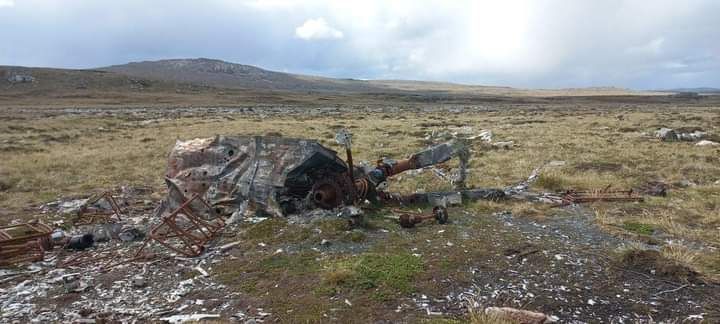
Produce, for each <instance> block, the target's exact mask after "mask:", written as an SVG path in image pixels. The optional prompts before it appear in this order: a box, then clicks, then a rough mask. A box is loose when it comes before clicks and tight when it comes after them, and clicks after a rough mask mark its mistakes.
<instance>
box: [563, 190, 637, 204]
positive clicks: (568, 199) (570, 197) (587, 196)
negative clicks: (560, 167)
mask: <svg viewBox="0 0 720 324" xmlns="http://www.w3.org/2000/svg"><path fill="white" fill-rule="evenodd" d="M596 201H609V202H617V201H638V202H639V201H643V197H642V196H640V195H639V194H638V192H636V191H634V190H632V189H629V190H610V187H609V186H608V187H606V188H605V189H601V190H589V191H576V190H568V191H566V192H564V193H563V194H562V201H561V202H560V204H559V205H561V206H565V205H571V204H581V203H588V202H596Z"/></svg>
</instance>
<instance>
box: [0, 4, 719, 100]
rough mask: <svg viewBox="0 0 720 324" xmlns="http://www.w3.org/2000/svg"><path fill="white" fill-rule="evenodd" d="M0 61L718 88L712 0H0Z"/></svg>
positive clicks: (716, 29) (554, 84) (547, 85)
mask: <svg viewBox="0 0 720 324" xmlns="http://www.w3.org/2000/svg"><path fill="white" fill-rule="evenodd" d="M0 40H1V41H2V43H1V44H2V45H0V65H24V66H51V67H67V68H89V67H99V66H107V65H112V64H122V63H126V62H129V61H141V60H156V59H164V58H191V57H208V58H217V59H222V60H226V61H230V62H235V63H243V64H251V65H256V66H260V67H263V68H267V69H272V70H278V71H287V72H293V73H305V74H316V75H323V76H330V77H343V78H368V79H417V80H436V81H452V82H460V83H472V84H482V85H507V86H515V87H535V88H557V87H586V86H619V87H630V88H635V89H658V88H673V87H696V86H714V87H720V1H718V0H684V1H680V0H671V1H670V0H646V1H644V0H597V1H591V0H587V1H580V0H577V1H576V0H557V1H555V0H535V1H529V0H528V1H522V0H518V1H513V0H503V1H500V0H498V1H450V0H448V1H420V0H407V1H391V0H378V1H371V0H370V1H369V0H365V1H343V0H338V1H288V0H271V1H231V0H202V1H201V0H197V1H189V0H187V1H184V0H122V1H101V0H0Z"/></svg>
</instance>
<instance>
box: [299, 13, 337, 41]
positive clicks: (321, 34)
mask: <svg viewBox="0 0 720 324" xmlns="http://www.w3.org/2000/svg"><path fill="white" fill-rule="evenodd" d="M295 36H297V37H299V38H302V39H305V40H312V39H340V38H343V36H344V35H343V32H341V31H339V30H337V29H335V28H333V27H330V25H328V23H327V22H326V21H325V19H323V18H317V19H308V20H306V21H305V23H303V24H302V26H299V27H297V28H295Z"/></svg>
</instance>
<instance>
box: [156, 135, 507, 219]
mask: <svg viewBox="0 0 720 324" xmlns="http://www.w3.org/2000/svg"><path fill="white" fill-rule="evenodd" d="M336 141H337V142H338V143H339V144H341V145H343V146H344V147H345V150H346V154H347V156H346V160H343V159H342V158H340V157H339V156H338V153H337V152H336V151H334V150H331V149H329V148H327V147H325V146H323V145H321V144H320V143H318V142H317V141H315V140H309V139H296V138H285V137H271V136H216V137H212V138H200V139H193V140H189V141H178V142H177V143H176V144H175V147H174V148H173V150H172V152H171V153H170V156H169V161H168V168H167V174H166V183H167V186H168V189H169V190H168V191H169V193H168V196H167V198H166V199H165V201H164V202H163V204H162V205H161V207H160V208H159V209H158V213H159V214H160V215H163V213H167V212H169V211H171V210H175V209H177V208H178V207H180V206H183V204H186V203H187V202H188V201H192V203H191V204H190V207H197V208H203V209H206V210H207V212H208V213H210V214H213V216H224V217H231V216H235V217H241V216H242V215H245V214H248V213H250V212H252V211H254V212H255V213H257V214H260V215H268V214H269V215H272V216H288V215H292V214H303V213H304V212H307V211H310V210H313V209H317V208H320V209H336V208H340V207H343V206H350V205H355V204H359V203H361V202H362V203H367V202H370V203H373V204H379V205H407V204H430V205H432V206H433V207H434V208H433V212H432V214H431V215H430V216H428V217H424V216H421V215H405V214H401V217H400V223H401V224H402V225H403V226H406V227H412V226H413V225H414V224H416V223H418V222H420V221H422V220H424V219H427V218H435V219H437V220H438V221H439V222H441V223H442V222H444V221H446V220H447V211H446V210H445V207H446V205H447V203H448V199H452V200H454V201H457V200H460V199H466V200H475V199H501V198H503V197H504V195H505V194H504V192H503V191H502V190H498V189H466V188H465V184H464V183H465V178H466V175H467V172H466V168H467V164H468V160H469V157H470V154H469V149H468V147H467V144H466V142H465V141H464V140H460V139H453V140H451V141H448V142H444V143H440V144H437V145H434V146H431V147H429V148H427V149H425V150H422V151H420V152H417V153H415V154H413V155H411V156H410V157H409V158H407V159H401V160H393V159H389V158H382V159H380V160H378V161H377V163H376V164H375V165H373V166H368V165H367V164H363V165H360V166H358V165H354V164H353V160H352V152H351V142H352V135H351V134H350V133H348V132H347V131H344V130H343V131H340V132H339V133H338V134H337V136H336ZM454 157H457V158H458V159H459V171H458V173H457V176H456V177H455V178H454V179H453V183H454V185H455V188H456V189H457V190H455V191H450V192H429V193H415V194H410V195H400V194H395V193H391V192H387V191H385V189H386V188H387V181H388V180H389V179H390V178H392V177H393V176H395V175H397V174H399V173H402V172H404V171H407V170H413V169H421V168H426V167H431V166H433V165H437V164H440V163H443V162H446V161H448V160H450V159H451V158H454ZM193 197H200V198H202V199H200V200H198V199H193ZM207 207H209V208H207Z"/></svg>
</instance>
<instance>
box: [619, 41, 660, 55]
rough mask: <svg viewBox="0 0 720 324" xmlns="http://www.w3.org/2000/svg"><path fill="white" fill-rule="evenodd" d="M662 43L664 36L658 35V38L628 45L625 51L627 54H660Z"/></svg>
mask: <svg viewBox="0 0 720 324" xmlns="http://www.w3.org/2000/svg"><path fill="white" fill-rule="evenodd" d="M664 43H665V38H662V37H659V38H656V39H653V40H651V41H649V42H647V43H645V44H643V45H640V46H633V47H630V48H628V49H627V50H626V52H627V53H628V54H638V55H644V56H656V55H660V53H661V52H662V49H663V44H664Z"/></svg>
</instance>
